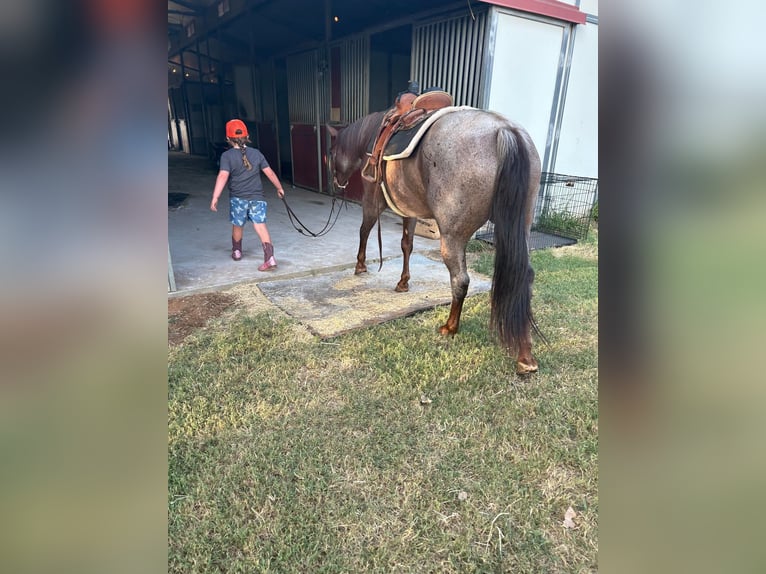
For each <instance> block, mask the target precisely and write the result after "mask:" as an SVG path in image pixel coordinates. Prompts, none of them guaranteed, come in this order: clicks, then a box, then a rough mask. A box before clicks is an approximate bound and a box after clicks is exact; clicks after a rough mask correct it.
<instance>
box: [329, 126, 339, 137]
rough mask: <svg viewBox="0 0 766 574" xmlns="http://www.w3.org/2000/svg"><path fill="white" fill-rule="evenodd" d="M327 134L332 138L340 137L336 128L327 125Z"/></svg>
mask: <svg viewBox="0 0 766 574" xmlns="http://www.w3.org/2000/svg"><path fill="white" fill-rule="evenodd" d="M327 132H328V133H329V134H330V135H331V136H332V137H338V130H336V129H335V128H334V127H332V126H331V125H330V124H327Z"/></svg>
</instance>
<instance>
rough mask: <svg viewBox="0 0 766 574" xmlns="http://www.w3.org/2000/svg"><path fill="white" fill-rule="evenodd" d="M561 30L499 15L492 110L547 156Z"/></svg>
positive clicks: (491, 101) (553, 26)
mask: <svg viewBox="0 0 766 574" xmlns="http://www.w3.org/2000/svg"><path fill="white" fill-rule="evenodd" d="M563 34H564V28H563V26H562V25H557V24H554V23H548V22H546V21H541V20H537V19H529V18H526V17H522V16H517V15H514V14H510V13H505V12H500V11H498V12H497V27H496V34H495V44H494V55H493V58H492V76H491V80H490V88H489V99H488V104H487V105H488V108H489V109H490V110H493V111H497V112H500V113H501V114H503V115H505V116H506V117H507V118H509V119H511V120H514V121H516V122H518V123H520V124H521V125H522V126H524V127H525V128H526V129H527V131H528V132H529V134H530V135H531V136H532V140H533V141H534V143H535V146H537V151H538V152H539V153H540V157H541V159H542V158H543V157H544V155H545V149H546V144H548V143H549V142H548V139H549V138H548V136H549V132H550V124H551V113H552V110H553V106H554V96H555V92H556V79H557V77H558V75H559V61H560V59H561V43H562V38H563Z"/></svg>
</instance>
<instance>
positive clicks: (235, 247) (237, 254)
mask: <svg viewBox="0 0 766 574" xmlns="http://www.w3.org/2000/svg"><path fill="white" fill-rule="evenodd" d="M231 258H232V259H233V260H234V261H239V260H240V259H242V240H241V239H240V240H239V241H237V240H236V239H234V238H233V237H232V238H231Z"/></svg>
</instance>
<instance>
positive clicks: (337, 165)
mask: <svg viewBox="0 0 766 574" xmlns="http://www.w3.org/2000/svg"><path fill="white" fill-rule="evenodd" d="M344 129H345V128H340V129H338V128H335V127H333V126H329V125H328V126H327V132H328V133H329V134H330V135H331V136H332V145H331V146H330V157H329V162H328V163H329V164H330V173H331V174H332V181H333V184H334V185H335V187H336V188H338V189H345V188H346V186H347V185H348V180H349V179H350V178H351V174H353V173H354V171H355V170H357V169H358V168H359V165H358V163H359V162H358V161H356V160H355V159H354V158H352V157H350V156H349V153H348V150H347V149H346V147H347V146H346V145H345V144H344V138H343V137H342V134H343V131H344Z"/></svg>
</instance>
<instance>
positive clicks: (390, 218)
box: [168, 152, 448, 296]
mask: <svg viewBox="0 0 766 574" xmlns="http://www.w3.org/2000/svg"><path fill="white" fill-rule="evenodd" d="M216 173H217V170H216V168H215V166H213V165H212V164H211V162H210V161H209V160H207V159H205V158H200V157H196V156H190V155H187V154H184V153H180V152H169V153H168V192H169V193H187V194H189V195H188V197H187V198H186V199H185V200H183V202H182V203H181V204H180V206H178V207H177V208H169V209H168V242H169V246H170V258H171V261H172V266H173V270H174V277H175V285H176V289H177V291H175V292H173V293H169V296H178V295H188V294H192V293H196V292H204V291H210V290H215V289H222V288H225V287H229V286H232V285H236V284H239V283H243V282H256V283H262V282H267V281H275V280H284V279H291V278H296V277H306V276H311V275H317V274H321V273H324V272H328V271H337V270H340V269H352V268H353V267H354V265H355V264H356V250H357V248H358V244H359V225H360V223H361V221H362V208H361V206H360V205H358V204H356V203H352V202H348V203H346V204H345V207H343V211H342V212H341V214H340V216H339V218H338V220H337V223H336V225H335V227H334V228H333V229H332V231H331V232H330V233H328V234H327V235H325V236H323V237H320V238H311V237H305V236H303V235H301V234H300V233H298V232H297V231H295V230H294V229H293V227H292V225H291V224H290V221H289V219H288V216H287V211H286V209H285V206H284V204H283V203H282V202H281V201H280V200H279V198H278V197H277V194H276V190H275V189H274V187H273V186H272V185H271V183H270V182H269V180H268V179H267V178H266V177H263V183H264V188H265V190H266V200H267V202H268V204H269V207H268V220H267V225H268V227H269V232H270V234H271V238H272V243H273V244H274V255H275V257H276V259H277V262H278V264H279V267H278V268H277V269H275V270H273V271H269V272H261V271H258V265H260V264H261V263H262V262H263V251H262V249H261V244H260V240H259V239H258V236H257V235H256V234H255V231H254V230H253V228H252V226H249V227H247V228H246V229H245V236H244V240H243V251H244V255H243V258H242V260H241V261H236V262H235V261H233V260H232V259H231V225H230V224H229V208H228V204H229V202H228V194H227V193H226V192H224V194H223V196H222V197H221V201H219V210H218V212H212V211H210V198H211V196H212V194H213V186H214V184H215V177H216ZM284 187H285V191H286V197H287V201H288V202H289V204H290V207H291V208H292V209H293V211H294V212H295V213H296V214H297V215H298V217H299V218H300V219H301V221H303V222H304V223H305V224H306V226H308V227H309V228H310V229H312V230H319V229H321V228H322V227H323V226H324V224H325V222H326V221H327V217H328V216H329V214H330V206H331V203H332V198H331V197H330V196H328V195H323V194H319V193H316V192H313V191H309V190H305V189H301V188H294V187H292V186H291V185H290V184H289V183H287V184H286V185H285V186H284ZM381 226H382V227H381V228H382V238H383V258H384V260H386V259H391V258H395V257H399V256H401V247H400V242H401V233H402V226H401V218H399V217H397V216H395V215H394V214H393V213H391V212H389V211H386V212H385V213H384V214H383V216H382V217H381ZM376 233H377V231H376V230H375V229H373V232H372V234H371V236H370V241H369V244H368V250H367V256H368V258H369V259H368V267H369V269H370V270H374V269H377V262H378V260H379V259H378V253H377V251H378V248H377V235H376ZM438 249H439V241H438V240H435V239H428V238H424V237H416V238H415V253H420V254H427V253H431V252H433V251H434V250H438ZM440 265H441V268H442V272H443V273H444V276H445V277H448V275H447V272H446V268H445V267H444V266H443V264H441V263H440ZM396 267H399V271H398V272H401V266H400V265H397V264H395V263H392V264H388V263H387V264H386V265H384V269H386V270H389V269H395V268H396ZM352 274H353V272H352ZM347 275H348V274H346V276H347ZM413 277H415V278H417V276H415V275H414V274H413ZM397 280H398V277H397ZM443 282H445V284H447V283H448V279H446V280H443ZM395 284H396V281H394V282H393V283H391V285H390V288H391V289H393V286H394V285H395Z"/></svg>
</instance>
